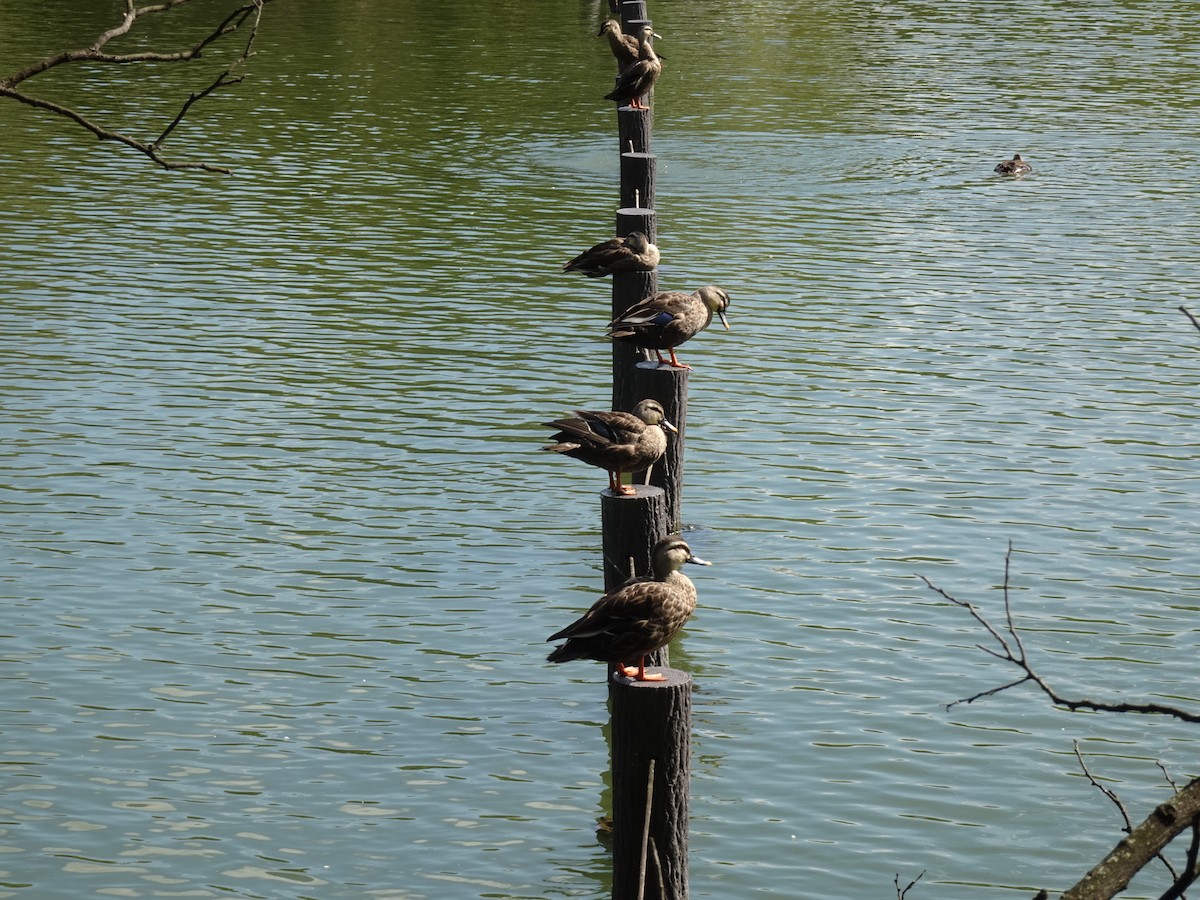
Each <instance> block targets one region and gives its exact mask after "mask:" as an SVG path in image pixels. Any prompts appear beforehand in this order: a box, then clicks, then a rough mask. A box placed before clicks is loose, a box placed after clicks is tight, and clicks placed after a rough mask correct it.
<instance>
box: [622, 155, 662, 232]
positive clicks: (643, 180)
mask: <svg viewBox="0 0 1200 900" xmlns="http://www.w3.org/2000/svg"><path fill="white" fill-rule="evenodd" d="M657 168H658V167H657V164H656V160H655V157H654V154H653V153H631V152H629V151H628V150H626V151H625V152H623V153H622V154H621V208H622V209H647V210H652V209H654V180H655V175H656V170H657ZM646 237H648V238H650V241H651V243H653V241H654V235H651V234H649V233H647V235H646Z"/></svg>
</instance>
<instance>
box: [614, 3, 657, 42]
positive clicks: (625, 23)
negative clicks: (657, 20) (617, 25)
mask: <svg viewBox="0 0 1200 900" xmlns="http://www.w3.org/2000/svg"><path fill="white" fill-rule="evenodd" d="M649 21H650V17H649V15H648V14H647V12H646V0H622V2H621V27H622V28H623V29H624V30H625V33H626V34H630V33H631V31H630V28H631V26H633V25H634V23H637V24H641V23H642V22H647V23H648V22H649Z"/></svg>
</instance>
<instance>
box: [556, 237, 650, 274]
mask: <svg viewBox="0 0 1200 900" xmlns="http://www.w3.org/2000/svg"><path fill="white" fill-rule="evenodd" d="M657 265H658V248H657V247H656V246H654V245H653V244H652V243H650V239H649V238H648V237H646V235H644V234H642V233H641V232H640V231H631V232H629V234H628V235H626V236H625V237H623V238H612V239H611V240H607V241H601V242H600V243H599V244H596V246H594V247H592V248H590V249H588V250H584V251H583V252H582V253H580V254H579V255H578V256H577V257H575V258H574V259H573V260H571V261H570V262H568V263H564V264H563V271H564V272H575V271H579V272H583V274H584V275H586V276H587V277H588V278H600V277H602V276H604V275H611V274H612V273H613V272H649V271H651V270H652V269H653V268H654V267H655V266H657Z"/></svg>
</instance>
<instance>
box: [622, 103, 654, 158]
mask: <svg viewBox="0 0 1200 900" xmlns="http://www.w3.org/2000/svg"><path fill="white" fill-rule="evenodd" d="M650 113H651V110H649V109H634V108H633V107H631V106H619V107H617V152H618V153H649V152H650V123H651V118H650Z"/></svg>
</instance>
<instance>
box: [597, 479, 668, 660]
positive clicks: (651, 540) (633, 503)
mask: <svg viewBox="0 0 1200 900" xmlns="http://www.w3.org/2000/svg"><path fill="white" fill-rule="evenodd" d="M633 487H634V489H635V490H636V491H637V495H636V496H633V497H627V496H621V497H618V496H617V495H616V494H614V493H613V492H612V491H609V490H605V491H604V492H602V493H601V494H600V530H601V531H602V532H603V534H604V590H605V591H606V592H607V591H611V590H613V589H614V588H618V587H620V586H621V585H622V584H624V583H625V582H626V580H627V579H629V578H631V577H633V576H637V577H639V578H640V577H642V576H644V575H649V574H650V551H651V550H652V549H653V547H654V545H655V544H656V543H657V542H658V541H659V539H660V538H663V537H666V536H667V534H668V533H669V532H668V530H667V527H668V523H667V502H666V498H667V495H666V494H665V493H664V492H663V490H662V488H658V487H652V486H649V485H645V484H638V483H635V484H634V485H633ZM651 664H652V665H660V666H664V665H666V660H665V659H663V660H659V661H655V660H651Z"/></svg>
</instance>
